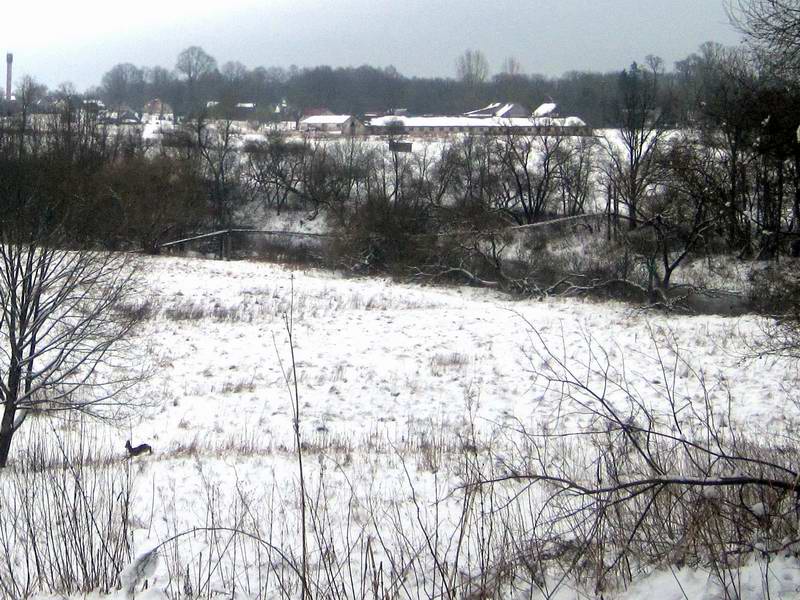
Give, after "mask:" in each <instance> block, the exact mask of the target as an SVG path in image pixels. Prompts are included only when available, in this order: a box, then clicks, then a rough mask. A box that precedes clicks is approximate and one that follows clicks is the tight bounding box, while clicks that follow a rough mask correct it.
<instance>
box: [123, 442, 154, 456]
mask: <svg viewBox="0 0 800 600" xmlns="http://www.w3.org/2000/svg"><path fill="white" fill-rule="evenodd" d="M125 449H126V450H127V451H128V456H139V455H140V454H144V453H145V452H148V453H150V454H152V453H153V449H152V448H151V447H150V444H139V445H138V446H131V441H130V440H128V441H127V442H125Z"/></svg>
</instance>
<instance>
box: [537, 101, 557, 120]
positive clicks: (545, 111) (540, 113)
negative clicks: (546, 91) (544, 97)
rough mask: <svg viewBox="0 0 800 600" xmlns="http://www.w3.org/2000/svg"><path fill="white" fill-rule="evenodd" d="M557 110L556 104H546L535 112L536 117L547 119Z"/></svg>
mask: <svg viewBox="0 0 800 600" xmlns="http://www.w3.org/2000/svg"><path fill="white" fill-rule="evenodd" d="M556 108H557V106H556V104H555V102H545V103H544V104H541V105H539V107H538V108H537V109H536V110H534V111H533V116H534V117H546V116H547V115H549V114H550V113H552V112H553V111H554V110H555V109H556Z"/></svg>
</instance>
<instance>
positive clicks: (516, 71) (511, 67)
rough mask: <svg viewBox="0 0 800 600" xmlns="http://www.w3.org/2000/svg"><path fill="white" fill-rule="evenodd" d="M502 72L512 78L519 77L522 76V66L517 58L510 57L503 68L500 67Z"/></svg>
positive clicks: (504, 62)
mask: <svg viewBox="0 0 800 600" xmlns="http://www.w3.org/2000/svg"><path fill="white" fill-rule="evenodd" d="M500 72H501V73H503V74H504V75H508V76H510V77H518V76H519V75H522V65H521V64H520V62H519V60H517V59H516V58H515V57H513V56H509V57H508V58H506V59H505V60H504V61H503V66H502V67H500Z"/></svg>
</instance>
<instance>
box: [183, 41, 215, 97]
mask: <svg viewBox="0 0 800 600" xmlns="http://www.w3.org/2000/svg"><path fill="white" fill-rule="evenodd" d="M175 70H176V71H178V72H179V73H181V74H182V75H183V76H184V77H186V83H187V85H188V88H189V90H188V92H189V103H190V106H191V107H194V104H195V102H196V101H197V98H196V95H197V84H198V82H199V81H200V80H201V79H203V78H204V77H206V76H208V75H210V74H212V73H213V72H214V71H216V70H217V61H216V59H215V58H214V57H213V56H211V55H210V54H207V53H206V51H205V50H203V49H202V48H201V47H200V46H189V47H188V48H186V49H185V50H183V51H182V52H181V53H180V54H179V55H178V60H177V62H176V63H175Z"/></svg>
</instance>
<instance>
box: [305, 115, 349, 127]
mask: <svg viewBox="0 0 800 600" xmlns="http://www.w3.org/2000/svg"><path fill="white" fill-rule="evenodd" d="M351 118H352V117H351V115H315V116H313V117H306V118H304V119H302V120H301V121H300V124H301V125H343V124H344V123H346V122H347V121H348V120H349V119H351Z"/></svg>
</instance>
